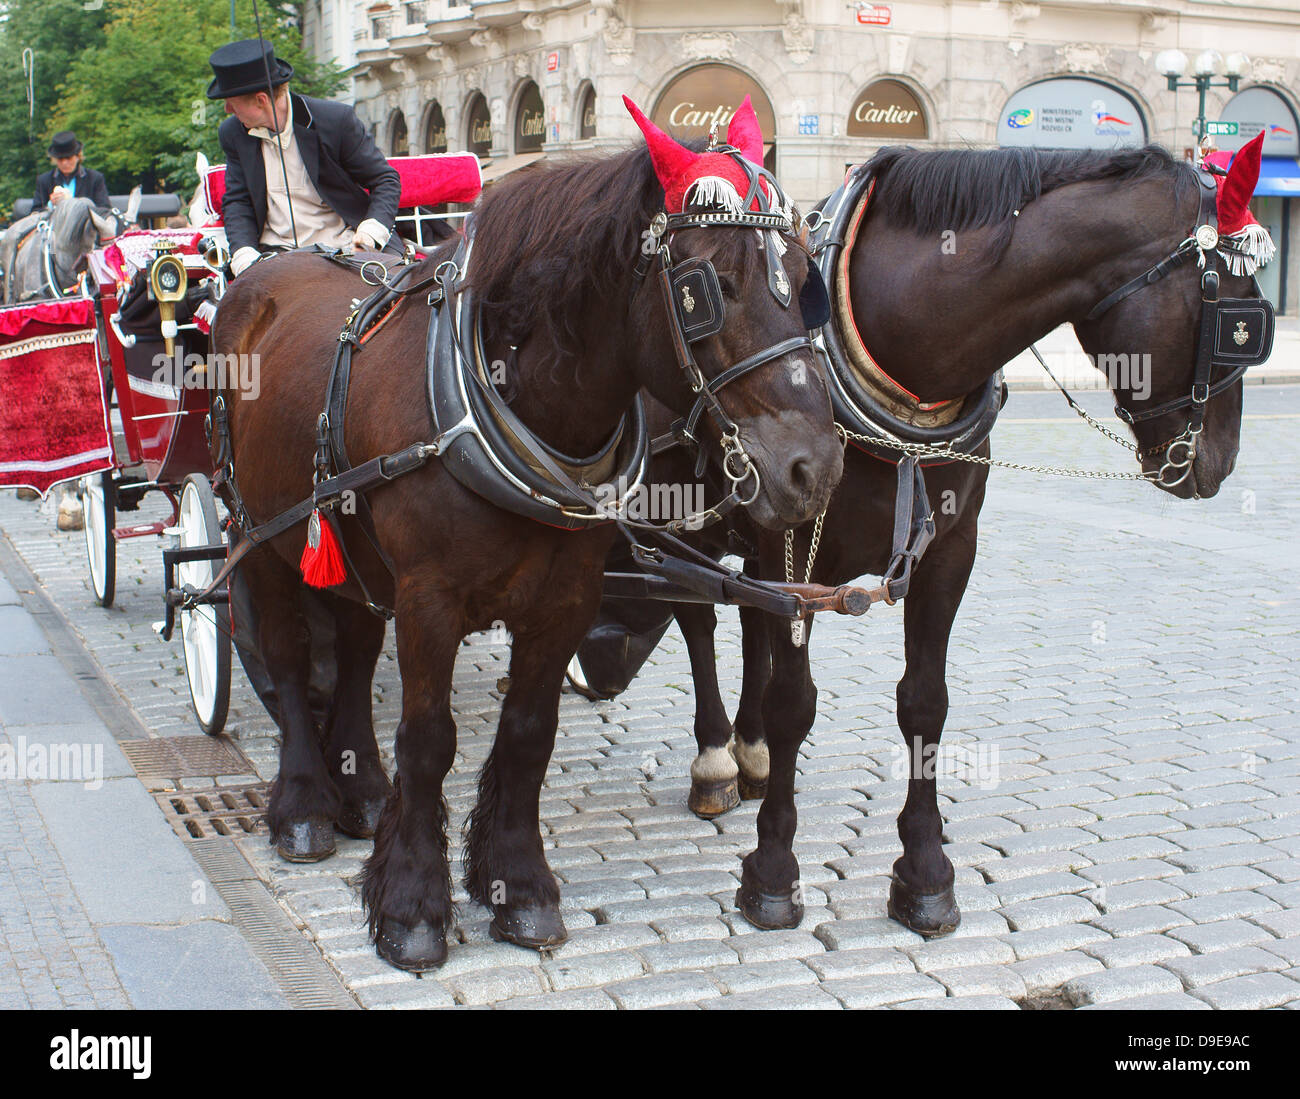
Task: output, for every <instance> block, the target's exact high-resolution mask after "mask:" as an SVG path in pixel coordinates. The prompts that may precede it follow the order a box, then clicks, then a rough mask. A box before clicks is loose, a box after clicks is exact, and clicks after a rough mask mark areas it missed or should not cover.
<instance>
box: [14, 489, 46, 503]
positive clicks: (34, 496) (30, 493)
mask: <svg viewBox="0 0 1300 1099" xmlns="http://www.w3.org/2000/svg"><path fill="white" fill-rule="evenodd" d="M40 498H41V494H40V493H39V492H37V491H36V490H35V489H34V488H20V489H19V490H18V499H20V500H39V499H40Z"/></svg>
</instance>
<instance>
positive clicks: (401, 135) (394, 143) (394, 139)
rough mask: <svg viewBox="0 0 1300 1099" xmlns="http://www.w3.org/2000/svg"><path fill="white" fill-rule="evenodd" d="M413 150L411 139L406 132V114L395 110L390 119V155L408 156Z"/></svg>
mask: <svg viewBox="0 0 1300 1099" xmlns="http://www.w3.org/2000/svg"><path fill="white" fill-rule="evenodd" d="M410 151H411V141H410V138H409V137H408V136H407V134H406V115H404V114H402V112H401V111H394V112H393V117H392V118H390V119H389V120H388V154H389V156H406V155H407V154H408V153H409V152H410Z"/></svg>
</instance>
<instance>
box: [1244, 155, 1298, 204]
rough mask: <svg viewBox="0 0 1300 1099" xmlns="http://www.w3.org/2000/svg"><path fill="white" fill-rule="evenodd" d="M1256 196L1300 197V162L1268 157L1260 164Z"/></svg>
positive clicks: (1287, 158)
mask: <svg viewBox="0 0 1300 1099" xmlns="http://www.w3.org/2000/svg"><path fill="white" fill-rule="evenodd" d="M1255 194H1256V195H1283V196H1300V160H1293V159H1292V158H1291V157H1289V156H1266V157H1264V158H1263V159H1262V160H1260V162H1259V182H1258V183H1257V184H1256V185H1255Z"/></svg>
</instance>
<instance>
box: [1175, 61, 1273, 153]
mask: <svg viewBox="0 0 1300 1099" xmlns="http://www.w3.org/2000/svg"><path fill="white" fill-rule="evenodd" d="M1249 64H1250V58H1248V57H1247V56H1246V55H1245V54H1244V53H1230V54H1228V56H1227V57H1226V58H1223V57H1221V56H1219V52H1218V51H1217V50H1202V51H1201V52H1200V53H1199V54H1197V55H1196V60H1195V62H1193V64H1192V79H1191V80H1180V79H1179V77H1180V76H1182V75H1183V73H1185V72H1186V71H1187V55H1186V54H1185V53H1183V51H1182V50H1162V51H1161V52H1160V53H1158V54H1156V61H1155V65H1156V71H1157V72H1158V73H1159V74H1160V75H1161V76H1163V77H1164V78H1165V80H1166V82H1167V83H1168V85H1169V90H1170V91H1171V92H1176V91H1177V90H1178V89H1179V88H1195V89H1196V93H1197V96H1198V102H1197V108H1196V120H1195V121H1194V122H1193V123H1192V133H1194V134H1195V135H1196V138H1197V140H1198V141H1199V140H1200V139H1201V138H1203V137H1205V136H1206V125H1205V93H1206V92H1208V91H1209V90H1210V89H1211V88H1227V89H1228V91H1230V92H1235V91H1236V90H1237V85H1238V83H1239V82H1240V81H1241V75H1242V73H1243V72H1245V70H1246V67H1247V66H1248V65H1249ZM1220 66H1222V68H1223V73H1224V79H1223V80H1216V79H1215V75H1216V74H1217V73H1218V71H1219V68H1220Z"/></svg>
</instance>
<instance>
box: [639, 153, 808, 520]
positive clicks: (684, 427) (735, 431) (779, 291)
mask: <svg viewBox="0 0 1300 1099" xmlns="http://www.w3.org/2000/svg"><path fill="white" fill-rule="evenodd" d="M709 151H710V152H714V153H725V154H727V155H729V156H730V157H731V158H732V159H733V160H734V161H735V162H736V163H737V164H738V165H739V166H740V167H741V169H742V170H743V171H744V172H745V175H746V177H747V178H748V180H749V188H748V192H747V193H746V195H745V197H744V201H743V202H742V203H741V208H740V211H738V212H737V211H731V210H728V211H714V210H700V211H692V212H689V213H680V214H668V213H665V212H664V211H660V212H659V213H658V214H656V215H655V216H654V219H653V220H652V221H651V222H650V227H649V229H647V230H646V232H645V234H644V243H643V244H642V248H641V251H642V260H641V262H640V263H639V264H638V266H637V274H638V275H641V276H642V277H646V276H648V275H650V273H651V269H652V268H653V269H654V278H655V281H656V282H657V283H658V286H659V290H660V296H661V297H662V299H663V303H664V311H665V313H667V316H668V332H669V335H670V336H671V338H672V343H673V352H674V354H675V355H676V357H677V365H678V366H679V367H680V368H681V370H682V373H683V374H685V376H686V381H687V384H688V385H689V386H690V387H691V392H692V393H694V394H696V399H695V404H694V405H693V406H692V408H691V411H690V413H689V414H688V415H687V416H686V417H685V419H684V420H679V421H678V422H677V423H676V424H674V425H673V431H672V438H673V440H674V441H678V440H680V441H683V442H686V443H687V444H688V445H691V446H693V447H695V448H697V451H698V454H699V457H698V459H697V464H696V476H700V475H702V474H703V472H704V463H705V454H704V450H703V448H702V447H700V446H699V439H698V438H697V437H696V434H695V432H696V428H697V426H698V424H699V421H700V418H701V416H703V414H704V413H705V412H706V411H707V412H708V414H709V416H710V418H711V419H712V420H713V422H714V423H715V424H716V425H717V427H718V432H719V435H720V437H721V441H722V471H723V473H724V474H725V475H726V477H727V479H728V480H729V481H730V482H731V494H730V495H729V496H728V497H727V499H726V500H724V501H723V502H722V503H721V504H719V505H718V507H717V508H715V509H714V511H716V512H718V513H722V512H724V511H727V510H730V508H732V507H735V506H736V505H737V504H739V505H741V506H744V505H747V504H751V503H753V501H754V500H755V499H756V498H757V496H758V493H759V489H760V482H759V476H758V469H757V467H756V466H755V465H754V463H753V461H752V460H751V458H750V456H749V454H748V453H747V452H746V450H745V446H744V444H743V443H742V442H741V441H740V428H739V426H738V425H737V424H736V422H735V421H734V420H733V419H732V418H731V417H730V416H729V415H728V414H727V411H726V409H724V408H723V407H722V402H721V401H720V400H719V399H718V392H719V391H720V390H721V389H722V388H723V387H724V386H726V385H728V384H730V383H731V382H734V381H735V380H736V379H737V378H742V377H744V376H745V375H746V374H748V373H750V371H752V370H755V369H756V368H758V367H760V366H763V365H764V364H766V363H770V362H772V361H773V360H775V359H779V358H782V357H783V356H785V355H789V354H791V353H792V352H795V351H801V350H805V349H806V350H807V351H808V352H809V353H810V354H811V353H812V347H813V344H812V340H811V339H810V338H809V337H808V335H807V332H806V331H805V333H804V335H802V336H792V337H790V338H788V339H784V340H781V341H779V342H777V343H774V344H772V345H771V346H770V347H767V348H765V349H764V350H762V351H758V352H756V353H755V354H753V355H749V356H747V357H746V358H744V359H742V360H741V361H740V362H738V363H735V364H733V365H732V366H730V367H728V368H727V369H726V370H724V371H722V372H721V373H720V374H718V375H717V376H716V377H713V378H706V377H705V376H704V372H703V371H702V370H701V369H700V365H699V363H697V362H696V361H695V355H694V353H693V352H692V350H691V344H692V343H694V342H696V341H698V340H702V339H705V338H707V337H709V336H713V335H716V334H717V333H718V332H720V331H721V330H722V327H723V323H724V319H725V317H724V314H725V305H724V302H723V297H722V290H721V285H720V283H719V281H718V274H717V272H716V271H715V270H714V267H713V264H711V263H710V262H709V261H708V260H704V259H687V260H683V261H681V262H679V263H674V262H673V258H672V253H671V251H670V248H669V242H670V239H671V237H672V235H673V233H675V232H677V231H678V230H680V229H695V228H708V227H723V228H751V229H756V230H758V232H759V237H760V239H761V240H762V244H763V251H764V257H765V259H766V263H767V284H768V289H769V290H770V291H771V293H772V296H773V297H775V298H776V300H777V301H778V302H780V303H781V305H782V306H783V307H787V308H788V307H789V305H790V301H791V297H792V294H791V287H790V280H789V279H788V278H787V276H786V273H785V267H784V265H783V264H782V262H781V255H780V252H779V251H778V249H777V247H776V245H775V243H774V241H773V237H772V234H773V233H782V234H789V233H792V232H793V228H794V226H793V222H792V220H791V218H790V217H789V216H788V215H787V214H786V213H784V212H783V210H782V209H781V208H779V207H778V208H774V207H773V205H772V203H771V202H770V201H769V196H775V197H776V201H777V202H778V203H779V204H780V206H783V207H785V208H786V209H788V208H789V204H788V203H786V202H784V201H783V196H782V193H781V191H780V189H779V188H778V186H777V183H776V179H775V178H774V177H773V176H772V174H771V173H770V172H768V171H767V170H766V169H764V168H762V167H760V166H759V165H757V164H754V163H752V162H751V161H749V160H747V159H746V158H745V157H743V156H742V155H741V153H740V151H739V150H738V149H735V148H733V147H732V146H729V145H716V146H710V149H709ZM762 180H766V181H767V191H766V193H765V192H764V189H763V188H762V187H760V186H759V183H760V181H762ZM755 202H757V204H758V209H757V210H751V209H750V206H751V205H753V204H754V203H755ZM647 261H648V262H647ZM811 269H812V268H811V266H810V270H811ZM801 305H802V306H803V308H804V317H805V327H807V324H806V322H807V319H808V306H807V305H806V303H803V302H801ZM697 310H699V314H698V316H697V315H696V311H697ZM814 327H816V326H814ZM751 477H752V478H753V482H754V484H753V490H752V491H751V492H750V493H749V495H748V497H744V498H743V497H742V496H741V486H742V485H744V484H745V483H746V482H747V481H748V480H749V479H750V478H751Z"/></svg>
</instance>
